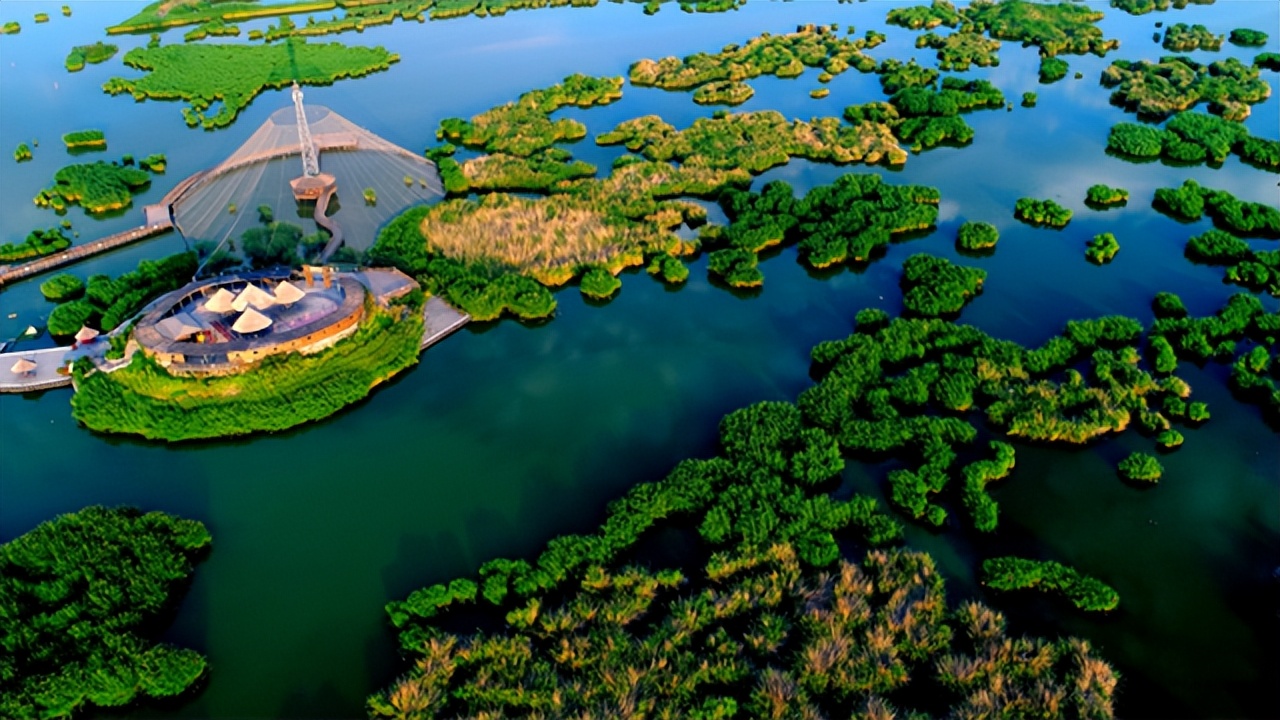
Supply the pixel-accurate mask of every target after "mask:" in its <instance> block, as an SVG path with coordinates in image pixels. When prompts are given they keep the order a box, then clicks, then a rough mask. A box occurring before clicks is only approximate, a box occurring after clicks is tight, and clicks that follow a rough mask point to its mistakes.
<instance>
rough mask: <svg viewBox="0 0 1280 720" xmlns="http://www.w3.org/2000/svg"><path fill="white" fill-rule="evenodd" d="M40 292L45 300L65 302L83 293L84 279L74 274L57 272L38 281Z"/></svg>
mask: <svg viewBox="0 0 1280 720" xmlns="http://www.w3.org/2000/svg"><path fill="white" fill-rule="evenodd" d="M40 294H41V295H43V296H44V299H45V300H52V301H53V302H58V303H60V302H65V301H67V300H75V299H76V298H78V297H80V296H82V295H84V281H83V280H81V279H80V278H78V277H76V276H75V275H69V274H67V273H59V274H57V275H54V276H53V277H51V278H49V279H48V280H45V281H44V282H42V283H40Z"/></svg>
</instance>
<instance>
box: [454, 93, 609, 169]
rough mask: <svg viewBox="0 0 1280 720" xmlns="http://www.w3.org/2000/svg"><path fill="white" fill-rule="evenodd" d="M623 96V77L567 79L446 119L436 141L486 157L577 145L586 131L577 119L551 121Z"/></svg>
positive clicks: (528, 153)
mask: <svg viewBox="0 0 1280 720" xmlns="http://www.w3.org/2000/svg"><path fill="white" fill-rule="evenodd" d="M621 97H622V78H620V77H599V78H596V77H590V76H587V75H580V74H576V75H570V76H569V77H566V78H565V79H564V80H563V81H562V82H561V83H560V84H557V85H552V86H551V87H549V88H543V89H539V90H531V91H529V92H527V93H525V94H523V95H521V96H520V97H519V98H518V99H517V100H516V101H515V102H509V103H507V104H505V105H502V106H499V107H495V108H493V109H491V110H488V111H486V112H483V113H481V114H479V115H476V116H475V117H473V118H471V119H470V120H463V119H461V118H446V119H444V120H442V121H441V122H440V129H439V130H437V131H436V138H437V139H439V140H448V141H449V142H454V143H457V144H459V145H464V146H466V147H470V148H476V149H481V150H485V151H486V152H490V153H498V152H501V153H507V154H509V155H517V156H522V157H527V156H529V155H532V154H533V153H535V152H538V151H540V150H544V149H546V148H549V147H551V146H552V145H554V144H555V143H557V142H562V141H565V140H580V139H582V138H584V137H586V135H587V128H586V126H584V125H583V124H582V123H580V122H578V121H576V120H569V119H567V118H566V119H561V120H555V121H553V120H551V118H550V115H551V113H553V112H555V111H556V110H559V109H560V108H564V107H570V106H573V107H582V108H589V107H596V106H599V105H608V104H609V103H612V102H614V101H616V100H618V99H619V98H621Z"/></svg>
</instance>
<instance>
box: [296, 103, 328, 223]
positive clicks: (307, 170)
mask: <svg viewBox="0 0 1280 720" xmlns="http://www.w3.org/2000/svg"><path fill="white" fill-rule="evenodd" d="M293 112H294V114H295V115H296V116H297V118H298V148H299V150H300V152H301V154H302V175H301V176H299V177H297V178H295V179H293V180H290V181H289V187H290V188H292V189H293V199H294V200H298V201H304V200H315V201H319V200H320V199H321V198H326V199H327V198H328V197H329V196H332V195H333V193H335V192H337V190H338V180H337V178H335V177H334V176H332V175H330V174H329V173H322V172H320V153H319V152H317V151H316V145H315V142H313V141H312V139H311V127H310V126H309V125H307V113H306V110H304V109H303V107H302V88H300V87H298V83H296V82H295V83H294V84H293ZM321 204H326V205H327V204H328V203H327V202H326V203H321ZM321 212H323V211H321Z"/></svg>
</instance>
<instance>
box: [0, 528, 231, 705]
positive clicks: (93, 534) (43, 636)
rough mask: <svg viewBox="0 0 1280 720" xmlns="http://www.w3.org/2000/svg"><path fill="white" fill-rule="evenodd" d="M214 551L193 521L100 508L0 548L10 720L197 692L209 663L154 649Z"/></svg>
mask: <svg viewBox="0 0 1280 720" xmlns="http://www.w3.org/2000/svg"><path fill="white" fill-rule="evenodd" d="M210 542H211V539H210V536H209V531H208V530H207V529H206V528H205V526H204V525H203V524H201V523H199V522H196V521H194V520H184V519H181V518H178V517H174V516H172V515H166V514H164V513H159V512H152V513H146V514H143V513H142V512H140V511H138V510H134V509H131V508H117V509H107V508H104V507H99V506H93V507H88V508H85V509H83V510H80V511H78V512H75V513H69V514H66V515H60V516H59V517H57V518H56V519H54V520H51V521H48V522H45V523H41V524H40V525H39V526H37V527H36V528H35V529H34V530H31V531H30V532H27V533H25V534H23V535H20V536H18V537H17V538H15V539H13V540H11V541H9V542H7V543H5V544H3V545H0V615H3V617H4V618H5V619H6V622H4V623H3V624H2V625H0V644H3V646H4V647H5V652H4V654H3V655H0V715H2V716H4V717H11V718H21V717H69V716H71V715H72V714H73V713H76V712H84V711H92V710H94V709H98V708H103V709H106V708H110V709H113V710H114V709H115V708H120V707H124V706H128V705H130V704H131V703H134V702H137V701H141V700H146V699H160V698H172V697H176V696H178V695H180V694H182V693H183V692H184V691H186V690H187V689H188V688H190V687H192V686H193V685H195V684H196V683H197V681H199V680H200V678H201V677H202V676H204V674H205V671H206V661H205V658H204V657H203V656H201V655H200V654H199V653H197V652H195V651H193V650H188V649H184V648H178V647H174V646H172V645H167V644H161V643H157V642H156V640H155V637H156V635H158V634H159V633H160V631H162V630H163V627H158V625H159V623H158V622H157V621H158V620H160V619H162V618H163V617H164V613H165V611H166V610H167V609H168V608H169V607H170V606H171V605H172V604H173V603H174V602H175V600H176V598H177V597H178V596H179V594H180V592H181V589H182V587H183V584H184V582H185V581H186V579H187V578H188V577H189V576H190V575H191V573H192V572H193V570H194V565H195V563H196V562H198V561H199V560H200V558H201V557H202V555H203V554H204V553H205V552H207V550H208V547H209V545H210Z"/></svg>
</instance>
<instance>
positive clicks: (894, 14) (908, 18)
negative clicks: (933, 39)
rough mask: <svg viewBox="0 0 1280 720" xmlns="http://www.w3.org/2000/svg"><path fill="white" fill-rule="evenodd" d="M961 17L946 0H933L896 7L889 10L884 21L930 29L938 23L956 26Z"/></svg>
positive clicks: (901, 25) (891, 23) (902, 25)
mask: <svg viewBox="0 0 1280 720" xmlns="http://www.w3.org/2000/svg"><path fill="white" fill-rule="evenodd" d="M961 20H962V17H961V15H960V12H959V11H958V10H956V7H955V5H952V4H951V3H950V2H948V0H933V1H932V2H931V3H929V4H928V5H913V6H910V7H898V8H893V9H892V10H890V11H889V15H888V16H887V17H886V18H885V22H886V23H888V24H889V25H897V26H899V27H904V28H907V29H909V30H932V29H933V28H935V27H938V26H939V25H945V26H946V27H950V28H953V27H956V26H957V25H959V24H960V22H961Z"/></svg>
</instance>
